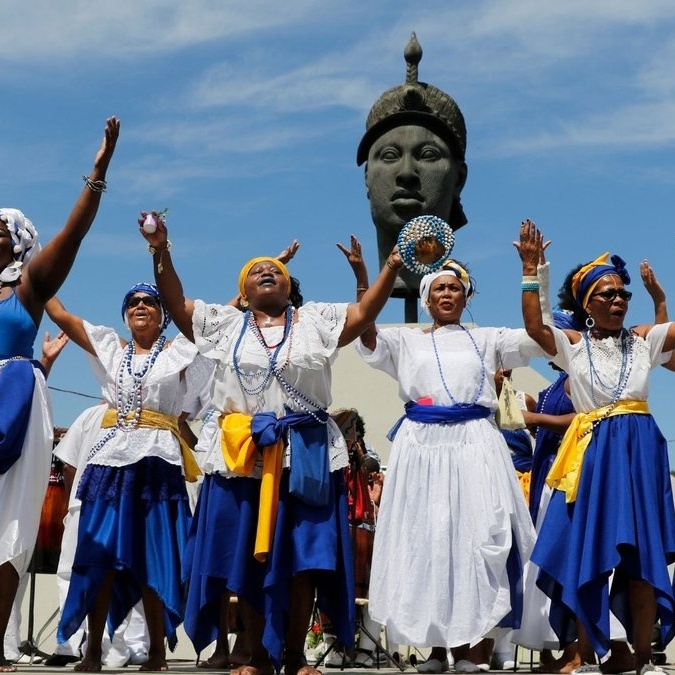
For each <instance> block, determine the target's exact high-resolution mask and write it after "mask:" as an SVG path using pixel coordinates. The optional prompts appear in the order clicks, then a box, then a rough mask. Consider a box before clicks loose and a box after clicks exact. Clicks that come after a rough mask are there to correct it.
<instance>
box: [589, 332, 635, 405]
mask: <svg viewBox="0 0 675 675" xmlns="http://www.w3.org/2000/svg"><path fill="white" fill-rule="evenodd" d="M583 335H584V344H585V345H586V355H587V356H588V369H589V373H590V376H591V399H592V401H593V404H594V405H595V406H596V407H597V408H599V407H601V405H605V404H600V403H599V402H598V400H597V399H596V397H595V384H596V383H597V384H598V385H599V387H600V389H601V390H603V391H604V392H605V393H606V394H607V395H609V397H610V404H609V405H612V406H613V405H616V403H617V402H618V400H619V398H621V394H623V391H624V389H625V388H626V385H627V384H628V379H629V377H630V374H631V371H632V369H633V358H634V352H633V343H634V338H633V336H632V335H631V333H630V332H629V331H627V330H626V329H625V328H624V329H623V330H622V331H621V336H620V338H619V339H620V344H621V367H620V369H619V376H618V377H617V381H616V384H608V383H606V382H603V380H602V378H601V377H600V373H598V371H597V369H596V367H595V364H594V363H593V354H592V345H591V338H590V336H589V331H584V334H583Z"/></svg>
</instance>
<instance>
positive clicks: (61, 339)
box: [40, 331, 69, 376]
mask: <svg viewBox="0 0 675 675" xmlns="http://www.w3.org/2000/svg"><path fill="white" fill-rule="evenodd" d="M68 339H69V338H68V336H67V335H66V334H65V333H64V332H63V331H59V332H58V334H57V335H56V337H55V338H54V339H53V340H52V338H51V335H50V334H49V332H46V333H45V337H44V340H43V341H42V357H41V358H40V363H41V364H42V367H43V368H44V369H45V374H46V375H47V376H49V373H50V372H51V370H52V366H53V365H54V361H56V359H57V358H58V357H59V354H60V353H61V352H62V351H63V348H64V347H65V346H66V345H67V344H68Z"/></svg>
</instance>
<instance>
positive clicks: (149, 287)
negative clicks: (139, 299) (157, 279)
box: [122, 281, 171, 332]
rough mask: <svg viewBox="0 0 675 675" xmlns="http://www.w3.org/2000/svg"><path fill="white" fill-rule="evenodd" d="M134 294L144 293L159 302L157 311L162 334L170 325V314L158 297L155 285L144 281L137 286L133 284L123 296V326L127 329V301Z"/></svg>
mask: <svg viewBox="0 0 675 675" xmlns="http://www.w3.org/2000/svg"><path fill="white" fill-rule="evenodd" d="M136 293H145V294H146V295H152V297H153V298H157V300H159V311H160V313H161V323H160V330H161V331H162V332H163V331H164V330H165V329H166V327H167V326H168V325H169V324H170V323H171V314H169V312H167V311H166V307H164V303H163V302H162V299H161V298H160V297H159V289H158V288H157V286H155V284H149V283H147V282H145V281H142V282H141V283H139V284H134V285H133V286H132V287H131V288H130V289H129V290H128V291H127V293H126V295H125V296H124V300H122V318H123V319H124V325H125V326H126V327H127V328H129V322H128V321H127V307H128V305H129V300H131V297H132V296H134V295H136Z"/></svg>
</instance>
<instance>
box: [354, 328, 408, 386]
mask: <svg viewBox="0 0 675 675" xmlns="http://www.w3.org/2000/svg"><path fill="white" fill-rule="evenodd" d="M400 342H401V329H400V328H381V329H380V328H378V330H377V343H376V344H375V349H373V350H372V351H371V350H370V349H368V348H367V347H365V346H364V345H363V343H362V342H361V340H356V342H355V343H354V346H355V348H356V353H357V354H358V355H359V356H360V357H361V358H362V359H363V360H364V361H365V362H366V363H367V364H368V365H369V366H372V367H373V368H376V369H377V370H381V371H383V372H385V373H387V375H391V377H393V378H394V379H396V378H397V377H398V360H399V353H400Z"/></svg>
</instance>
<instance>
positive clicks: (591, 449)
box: [532, 414, 675, 655]
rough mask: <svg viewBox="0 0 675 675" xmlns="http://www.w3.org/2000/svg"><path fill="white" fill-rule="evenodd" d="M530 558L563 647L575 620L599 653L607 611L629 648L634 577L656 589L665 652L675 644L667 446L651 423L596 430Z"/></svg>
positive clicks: (614, 423)
mask: <svg viewBox="0 0 675 675" xmlns="http://www.w3.org/2000/svg"><path fill="white" fill-rule="evenodd" d="M532 560H533V561H534V562H535V563H536V564H537V565H538V566H539V568H540V573H539V577H538V579H537V585H538V586H539V587H540V588H541V589H542V591H544V592H545V593H546V594H547V595H548V596H549V597H550V598H551V613H550V621H551V626H552V627H553V630H554V631H555V632H556V634H557V635H558V638H559V639H560V641H561V643H562V644H568V643H569V642H572V641H573V640H575V639H576V637H577V634H576V626H575V619H576V618H578V619H580V620H581V621H582V623H583V625H584V626H585V628H586V631H587V632H588V635H589V637H590V639H591V641H592V643H593V648H594V650H595V651H596V652H597V653H598V654H600V655H604V654H606V653H607V651H608V649H609V638H610V636H609V612H610V609H611V611H612V612H613V613H614V614H615V615H616V616H617V618H618V619H619V620H620V621H621V623H622V624H623V626H624V627H625V628H626V633H627V635H628V640H629V641H632V633H633V631H632V624H631V617H630V611H629V607H628V593H627V592H628V580H629V579H631V578H632V579H641V580H644V581H646V582H647V583H649V584H650V585H651V586H653V588H654V591H655V595H656V602H657V613H658V618H659V621H660V625H661V638H662V641H663V644H664V645H666V644H667V643H668V642H669V641H670V640H671V639H672V637H673V632H674V630H675V629H674V626H673V615H674V612H675V593H674V591H673V584H672V581H671V579H670V575H669V572H668V568H667V566H668V564H670V563H672V562H675V510H674V508H673V495H672V491H671V486H670V470H669V465H668V452H667V446H666V441H665V439H664V438H663V435H662V434H661V432H660V430H659V428H658V427H657V425H656V422H655V421H654V419H653V418H652V416H651V415H636V414H628V415H616V416H614V417H609V418H607V419H606V420H603V421H602V422H600V424H599V425H598V426H597V427H596V429H595V431H594V432H593V436H592V440H591V442H590V443H589V446H588V448H587V450H586V454H585V455H584V460H583V464H582V470H581V476H580V483H579V490H578V494H577V500H576V502H574V503H571V504H567V503H566V502H565V493H564V492H561V491H559V490H555V491H554V495H553V497H552V499H551V502H550V504H549V506H548V510H547V512H546V516H545V518H544V522H543V523H542V528H541V532H540V534H539V538H538V539H537V543H536V546H535V548H534V551H533V553H532ZM613 570H614V577H613V581H612V587H611V589H610V588H609V577H610V574H611V573H612V571H613Z"/></svg>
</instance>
